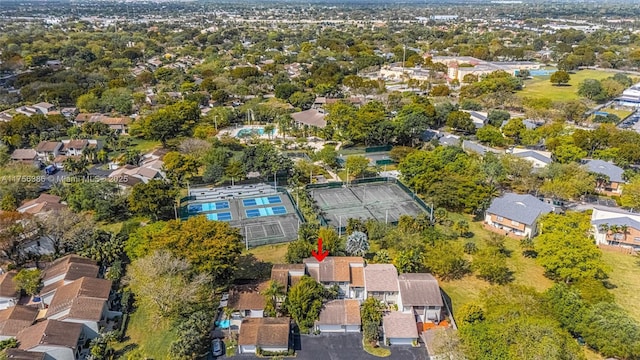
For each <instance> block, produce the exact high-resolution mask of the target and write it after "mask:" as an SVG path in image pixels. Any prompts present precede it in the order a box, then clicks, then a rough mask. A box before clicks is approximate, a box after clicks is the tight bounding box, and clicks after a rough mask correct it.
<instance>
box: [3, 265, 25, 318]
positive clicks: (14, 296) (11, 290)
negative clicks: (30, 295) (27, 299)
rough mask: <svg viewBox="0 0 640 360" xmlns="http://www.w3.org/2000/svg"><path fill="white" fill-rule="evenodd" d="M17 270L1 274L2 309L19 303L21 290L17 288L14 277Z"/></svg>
mask: <svg viewBox="0 0 640 360" xmlns="http://www.w3.org/2000/svg"><path fill="white" fill-rule="evenodd" d="M16 274H17V273H16V272H15V271H9V272H6V273H3V274H1V275H0V310H4V309H6V308H10V307H12V306H15V305H16V304H17V303H18V299H19V298H20V292H19V291H18V290H17V289H16V283H15V282H14V281H13V278H14V277H15V276H16Z"/></svg>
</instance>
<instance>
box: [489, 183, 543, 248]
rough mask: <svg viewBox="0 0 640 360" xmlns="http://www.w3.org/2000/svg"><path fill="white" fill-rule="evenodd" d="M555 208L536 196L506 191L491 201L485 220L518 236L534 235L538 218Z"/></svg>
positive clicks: (495, 227)
mask: <svg viewBox="0 0 640 360" xmlns="http://www.w3.org/2000/svg"><path fill="white" fill-rule="evenodd" d="M553 210H554V207H553V206H551V205H550V204H547V203H545V202H543V201H540V200H539V199H538V198H536V197H535V196H532V195H528V194H527V195H519V194H514V193H506V194H504V195H503V196H501V197H499V198H496V199H494V200H493V201H492V202H491V206H489V208H488V209H487V211H486V212H485V217H484V222H485V224H487V225H488V226H489V227H493V228H494V229H501V230H505V231H506V232H507V233H512V234H514V235H516V236H521V237H533V236H535V235H536V233H537V226H536V222H537V221H538V218H540V216H542V215H544V214H547V213H550V212H552V211H553Z"/></svg>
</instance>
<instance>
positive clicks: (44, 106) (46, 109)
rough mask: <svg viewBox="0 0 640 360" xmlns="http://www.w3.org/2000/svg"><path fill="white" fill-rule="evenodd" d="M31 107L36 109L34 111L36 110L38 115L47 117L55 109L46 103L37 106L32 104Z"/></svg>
mask: <svg viewBox="0 0 640 360" xmlns="http://www.w3.org/2000/svg"><path fill="white" fill-rule="evenodd" d="M31 106H32V107H34V108H36V110H38V112H39V113H41V114H44V115H47V114H48V113H50V112H52V111H53V110H55V109H56V106H55V105H53V104H49V103H46V102H39V103H37V104H33V105H31Z"/></svg>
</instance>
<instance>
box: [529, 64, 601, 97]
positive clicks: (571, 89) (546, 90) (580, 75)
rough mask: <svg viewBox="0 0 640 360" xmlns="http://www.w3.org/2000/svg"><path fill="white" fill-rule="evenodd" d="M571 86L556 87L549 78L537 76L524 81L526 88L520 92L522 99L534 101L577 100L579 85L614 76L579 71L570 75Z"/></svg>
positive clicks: (593, 71) (597, 72)
mask: <svg viewBox="0 0 640 360" xmlns="http://www.w3.org/2000/svg"><path fill="white" fill-rule="evenodd" d="M570 76H571V79H570V80H569V84H567V85H564V86H555V85H553V84H551V82H550V81H549V76H536V77H534V78H533V79H530V80H525V81H524V88H523V89H522V91H520V92H518V95H519V96H520V97H530V98H534V99H542V98H547V99H549V100H551V101H567V100H574V99H577V98H578V97H579V96H578V85H580V83H581V82H583V81H584V80H586V79H596V80H602V79H605V78H608V77H610V76H613V74H612V73H610V72H605V71H599V70H579V71H576V72H575V73H570Z"/></svg>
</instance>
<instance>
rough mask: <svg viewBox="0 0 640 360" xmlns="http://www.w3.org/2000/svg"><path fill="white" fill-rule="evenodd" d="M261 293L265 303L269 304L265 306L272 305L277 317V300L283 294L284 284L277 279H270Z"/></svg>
mask: <svg viewBox="0 0 640 360" xmlns="http://www.w3.org/2000/svg"><path fill="white" fill-rule="evenodd" d="M262 295H264V296H265V298H266V301H267V304H269V305H267V307H272V308H273V310H274V311H275V315H276V317H278V309H277V305H278V300H279V299H281V298H282V297H283V296H284V295H285V292H284V286H283V285H282V284H280V283H279V282H277V281H273V280H271V281H270V282H269V287H268V288H266V289H265V290H264V291H263V292H262Z"/></svg>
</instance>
